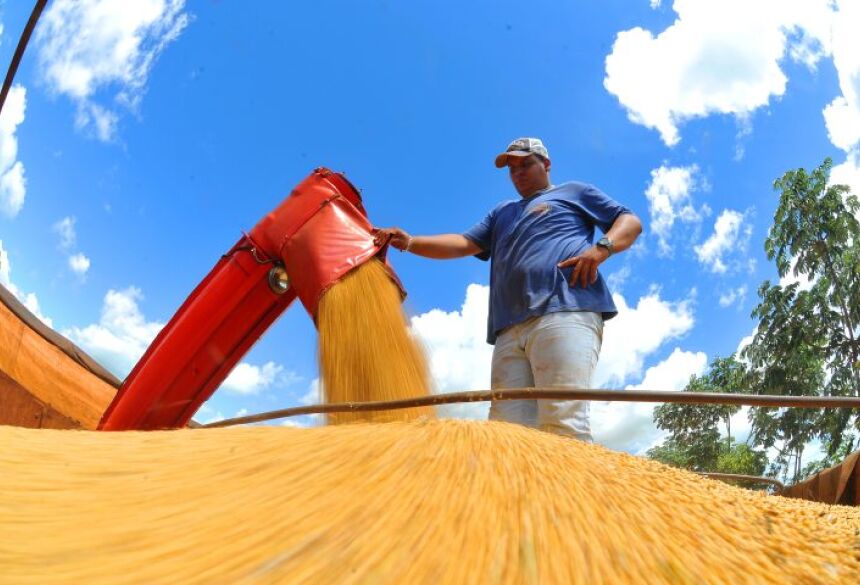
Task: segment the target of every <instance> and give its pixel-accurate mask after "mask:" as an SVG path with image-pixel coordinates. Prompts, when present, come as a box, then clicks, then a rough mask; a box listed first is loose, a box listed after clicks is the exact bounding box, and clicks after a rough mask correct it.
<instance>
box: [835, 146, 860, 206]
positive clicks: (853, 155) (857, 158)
mask: <svg viewBox="0 0 860 585" xmlns="http://www.w3.org/2000/svg"><path fill="white" fill-rule="evenodd" d="M830 183H831V184H832V185H848V187H849V188H850V189H851V192H852V193H853V194H854V195H856V196H857V197H858V198H860V150H854V151H851V152H849V153H848V156H847V157H846V159H845V161H844V162H843V163H841V164H838V165H836V166H834V167H833V168H832V169H831V171H830Z"/></svg>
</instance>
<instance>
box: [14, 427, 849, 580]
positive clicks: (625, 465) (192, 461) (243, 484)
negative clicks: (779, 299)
mask: <svg viewBox="0 0 860 585" xmlns="http://www.w3.org/2000/svg"><path fill="white" fill-rule="evenodd" d="M0 445H2V446H3V448H2V449H0V582H3V583H14V584H16V585H27V584H39V585H42V584H52V583H59V584H64V585H66V584H70V583H88V584H110V585H122V584H127V583H147V584H148V583H183V584H186V583H207V584H208V583H231V584H232V583H313V584H317V583H337V584H352V583H373V584H398V585H399V584H404V583H408V584H423V583H427V584H434V585H435V584H440V583H453V584H463V583H480V584H482V583H501V584H508V583H510V584H515V583H517V584H518V583H540V584H556V583H557V584H564V585H570V584H578V583H582V584H595V583H630V584H637V585H640V584H643V583H649V584H650V583H727V584H729V583H730V584H742V583H750V584H753V583H755V584H759V583H780V584H785V583H822V584H825V583H826V584H828V585H831V584H835V583H857V582H858V575H860V560H858V555H860V536H858V530H860V514H858V511H857V510H856V509H853V508H845V507H838V506H826V505H822V504H815V503H809V502H803V501H799V500H789V499H783V498H778V497H773V496H766V495H763V494H761V493H758V492H751V491H746V490H742V489H739V488H735V487H731V486H728V485H726V484H723V483H719V482H716V481H712V480H706V479H703V478H700V477H698V476H696V475H694V474H691V473H687V472H685V471H681V470H677V469H673V468H669V467H665V466H663V465H660V464H658V463H655V462H652V461H648V460H644V459H641V458H635V457H631V456H628V455H625V454H621V453H615V452H612V451H609V450H607V449H604V448H602V447H599V446H594V445H588V444H585V443H581V442H578V441H572V440H569V439H565V438H562V437H558V436H554V435H551V434H547V433H542V432H539V431H535V430H532V429H528V428H524V427H520V426H514V425H509V424H505V423H497V422H468V421H435V420H426V421H418V422H412V423H398V422H393V423H386V424H351V425H338V426H328V427H318V428H313V429H294V428H287V427H254V428H230V429H210V430H180V431H164V432H148V433H139V432H125V433H93V432H87V431H50V430H28V429H19V428H13V427H0Z"/></svg>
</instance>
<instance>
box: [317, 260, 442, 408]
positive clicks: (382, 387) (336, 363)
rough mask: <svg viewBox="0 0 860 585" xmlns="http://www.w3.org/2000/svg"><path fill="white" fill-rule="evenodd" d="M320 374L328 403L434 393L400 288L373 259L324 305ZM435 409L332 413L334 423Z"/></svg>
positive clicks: (329, 293) (327, 297)
mask: <svg viewBox="0 0 860 585" xmlns="http://www.w3.org/2000/svg"><path fill="white" fill-rule="evenodd" d="M317 325H318V327H319V362H320V377H321V378H322V381H323V384H322V385H323V391H324V394H325V396H324V398H325V402H352V401H367V400H397V399H400V398H415V397H418V396H426V395H427V394H429V385H430V382H429V375H428V370H427V362H426V360H425V358H424V355H423V353H422V351H421V348H420V347H419V346H418V344H417V343H416V341H415V339H413V338H412V337H411V336H410V335H409V332H408V330H407V324H406V319H405V316H404V314H403V309H402V308H401V299H400V292H399V291H398V289H397V287H396V286H395V285H394V283H393V282H392V281H391V278H390V277H389V276H388V273H387V272H386V270H385V268H384V267H383V265H382V264H381V263H380V262H379V261H378V260H371V261H370V262H367V263H365V264H364V265H362V266H360V267H359V268H356V269H355V270H353V271H352V272H350V273H349V274H348V275H347V276H346V277H345V278H343V279H342V280H341V281H340V282H338V283H337V284H335V285H334V286H333V287H332V288H331V289H329V290H328V291H327V292H326V293H325V295H323V297H322V299H321V300H320V304H319V311H318V318H317ZM432 415H433V411H432V409H431V408H411V409H403V410H391V411H387V412H366V413H343V414H332V415H329V422H331V423H344V422H354V421H359V420H361V421H374V422H387V421H396V420H399V421H408V420H414V419H415V418H417V417H419V416H432Z"/></svg>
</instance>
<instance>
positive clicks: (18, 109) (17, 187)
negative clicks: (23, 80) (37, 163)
mask: <svg viewBox="0 0 860 585" xmlns="http://www.w3.org/2000/svg"><path fill="white" fill-rule="evenodd" d="M26 109H27V90H26V89H24V87H23V86H21V85H15V86H13V87H12V88H11V89H10V90H9V93H8V94H7V96H6V103H5V104H4V105H3V113H2V114H0V213H2V214H3V215H5V216H6V217H15V216H16V215H18V213H19V212H20V211H21V208H22V207H24V199H25V197H26V195H27V179H26V176H25V173H24V165H23V163H21V161H19V160H18V137H17V136H16V133H17V131H18V126H20V125H21V123H23V122H24V114H25V112H26Z"/></svg>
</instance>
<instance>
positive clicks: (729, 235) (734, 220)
mask: <svg viewBox="0 0 860 585" xmlns="http://www.w3.org/2000/svg"><path fill="white" fill-rule="evenodd" d="M744 220H745V216H744V214H742V213H740V212H738V211H734V210H731V209H725V210H723V212H722V213H721V214H720V216H719V217H718V218H717V220H716V222H714V233H713V234H711V236H710V237H709V238H708V239H707V240H705V241H704V242H703V243H702V244H700V245H698V246H696V247H695V248H694V250H695V252H696V257H697V258H698V259H699V262H701V263H702V264H703V265H705V266H706V267H707V268H708V269H709V270H710V271H711V272H713V273H716V274H724V273H726V272H727V271H728V268H729V266H728V265H727V262H728V259H727V256H729V255H731V254H732V253H733V252H745V251H746V249H747V246H748V244H749V240H750V236H752V227H751V226H749V225H744Z"/></svg>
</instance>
